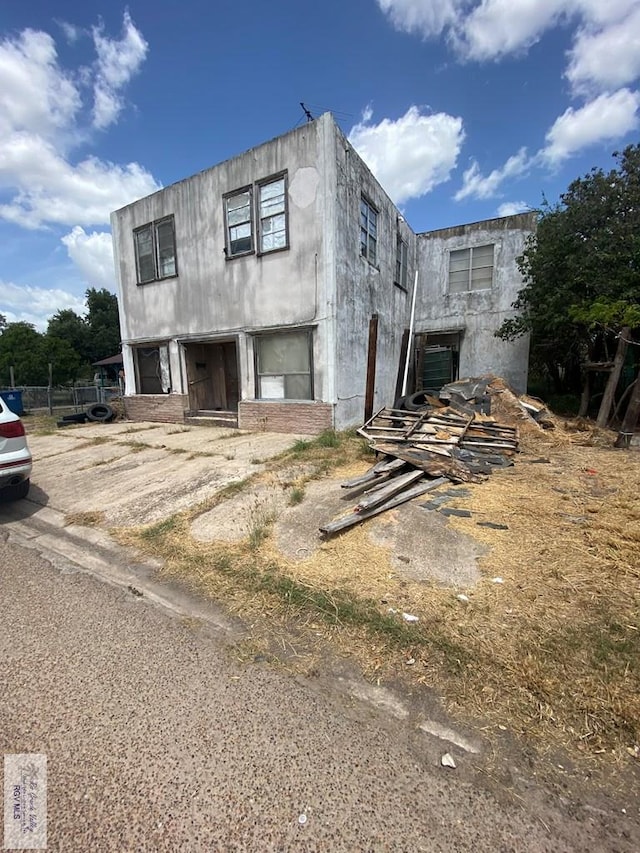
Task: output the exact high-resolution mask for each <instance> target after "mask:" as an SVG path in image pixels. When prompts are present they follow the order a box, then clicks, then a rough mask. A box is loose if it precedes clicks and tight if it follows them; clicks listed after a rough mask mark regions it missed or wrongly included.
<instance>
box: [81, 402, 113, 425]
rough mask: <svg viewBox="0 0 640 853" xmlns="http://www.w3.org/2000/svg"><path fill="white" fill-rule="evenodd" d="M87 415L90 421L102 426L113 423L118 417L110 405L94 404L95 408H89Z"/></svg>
mask: <svg viewBox="0 0 640 853" xmlns="http://www.w3.org/2000/svg"><path fill="white" fill-rule="evenodd" d="M86 414H87V417H88V418H89V420H90V421H94V422H95V423H101V424H106V423H107V422H108V421H112V420H113V419H114V418H115V416H116V413H115V411H114V410H113V409H112V408H111V406H110V405H109V404H108V403H94V405H93V406H89V408H88V409H87V413H86Z"/></svg>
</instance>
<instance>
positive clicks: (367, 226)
mask: <svg viewBox="0 0 640 853" xmlns="http://www.w3.org/2000/svg"><path fill="white" fill-rule="evenodd" d="M360 254H361V255H362V257H363V258H366V259H367V260H368V261H369V263H371V264H374V265H375V264H376V263H377V261H378V211H377V210H376V209H375V207H373V205H372V204H370V203H369V202H368V201H367V200H366V199H365V198H364V197H363V198H361V199H360Z"/></svg>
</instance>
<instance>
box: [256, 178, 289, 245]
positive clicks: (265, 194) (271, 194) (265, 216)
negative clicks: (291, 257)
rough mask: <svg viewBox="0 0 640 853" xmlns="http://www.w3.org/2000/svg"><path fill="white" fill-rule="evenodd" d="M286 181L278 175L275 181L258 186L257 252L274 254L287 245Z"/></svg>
mask: <svg viewBox="0 0 640 853" xmlns="http://www.w3.org/2000/svg"><path fill="white" fill-rule="evenodd" d="M287 215H288V211H287V179H286V175H280V176H279V177H278V178H276V179H275V180H268V181H264V182H261V183H259V184H258V227H259V230H260V237H259V251H260V253H261V254H264V253H265V252H274V251H276V250H277V249H286V248H287V247H288V245H289V236H288V227H287V226H288V223H287Z"/></svg>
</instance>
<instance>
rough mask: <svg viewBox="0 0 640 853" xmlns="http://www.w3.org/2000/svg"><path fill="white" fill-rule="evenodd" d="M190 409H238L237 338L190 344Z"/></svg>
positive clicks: (188, 357)
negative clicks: (234, 339) (220, 341)
mask: <svg viewBox="0 0 640 853" xmlns="http://www.w3.org/2000/svg"><path fill="white" fill-rule="evenodd" d="M186 360H187V379H188V383H189V408H190V409H191V410H192V411H194V412H202V411H225V412H235V411H237V409H238V400H239V388H238V358H237V352H236V344H235V341H224V342H222V343H215V344H208V343H198V344H187V346H186Z"/></svg>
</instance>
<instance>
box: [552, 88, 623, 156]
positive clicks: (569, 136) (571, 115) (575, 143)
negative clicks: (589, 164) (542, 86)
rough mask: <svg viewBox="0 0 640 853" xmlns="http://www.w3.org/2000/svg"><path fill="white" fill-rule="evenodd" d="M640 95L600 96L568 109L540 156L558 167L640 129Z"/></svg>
mask: <svg viewBox="0 0 640 853" xmlns="http://www.w3.org/2000/svg"><path fill="white" fill-rule="evenodd" d="M639 107H640V94H639V93H638V92H632V91H630V90H629V89H620V90H619V91H617V92H614V93H613V94H606V93H605V94H603V95H599V96H598V97H597V98H595V99H594V100H593V101H590V102H589V103H587V104H585V105H584V106H583V107H581V108H579V109H573V108H572V107H569V108H568V109H567V110H565V112H564V113H563V114H562V115H561V116H559V117H558V118H557V119H556V121H555V122H554V124H553V126H552V127H551V129H550V130H549V132H548V133H547V135H546V143H547V144H546V146H545V148H544V149H543V150H542V151H541V152H540V157H541V158H542V160H544V161H546V162H547V163H549V164H551V165H553V166H555V165H557V164H558V163H560V162H562V161H563V160H565V159H566V158H567V157H570V156H571V155H572V154H574V153H575V152H577V151H580V150H582V149H583V148H586V147H587V146H589V145H593V144H594V143H598V142H611V141H613V140H615V139H618V138H620V137H622V136H625V135H626V134H627V133H629V132H630V131H632V130H635V129H636V128H637V127H638V115H637V113H638V108H639Z"/></svg>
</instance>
